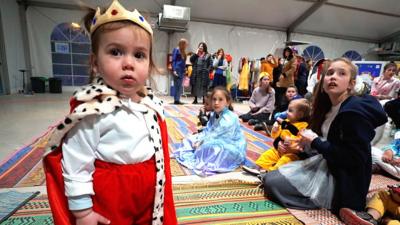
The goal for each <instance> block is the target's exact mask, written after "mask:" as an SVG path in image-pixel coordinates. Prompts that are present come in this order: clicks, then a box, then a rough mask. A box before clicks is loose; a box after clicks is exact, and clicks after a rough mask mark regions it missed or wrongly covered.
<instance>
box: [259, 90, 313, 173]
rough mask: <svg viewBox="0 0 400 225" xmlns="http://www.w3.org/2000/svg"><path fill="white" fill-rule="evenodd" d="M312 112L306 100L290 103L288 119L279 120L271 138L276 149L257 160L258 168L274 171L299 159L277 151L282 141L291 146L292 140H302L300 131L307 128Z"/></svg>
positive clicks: (294, 155) (291, 154) (266, 152)
mask: <svg viewBox="0 0 400 225" xmlns="http://www.w3.org/2000/svg"><path fill="white" fill-rule="evenodd" d="M310 110H311V107H310V104H309V102H308V101H307V100H306V99H304V98H302V99H295V100H292V101H290V103H289V108H288V111H287V119H286V120H283V119H281V118H278V119H277V121H276V122H275V123H274V126H273V128H272V132H271V136H272V138H274V139H275V140H274V147H273V148H270V149H268V150H267V151H265V152H264V153H263V154H262V155H261V156H260V157H259V158H258V159H257V161H256V164H257V165H258V166H260V167H261V168H262V169H265V170H266V171H272V170H276V169H278V167H280V166H282V165H284V164H286V163H289V162H292V161H295V160H298V159H299V157H298V156H297V155H296V154H293V153H288V154H284V155H281V154H280V153H279V152H278V151H277V150H276V149H277V148H278V143H279V142H281V141H283V142H285V143H288V144H290V143H291V140H296V139H300V134H299V131H300V130H302V129H305V128H307V126H308V120H309V118H310Z"/></svg>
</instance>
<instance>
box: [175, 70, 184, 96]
mask: <svg viewBox="0 0 400 225" xmlns="http://www.w3.org/2000/svg"><path fill="white" fill-rule="evenodd" d="M182 83H183V76H182V77H181V76H174V89H175V93H174V101H175V102H179V101H180V98H181V95H182V89H183V87H182Z"/></svg>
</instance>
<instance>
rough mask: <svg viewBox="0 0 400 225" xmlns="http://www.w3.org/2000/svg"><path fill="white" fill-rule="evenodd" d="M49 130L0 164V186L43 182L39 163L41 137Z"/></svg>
mask: <svg viewBox="0 0 400 225" xmlns="http://www.w3.org/2000/svg"><path fill="white" fill-rule="evenodd" d="M49 130H50V129H49ZM49 130H47V131H46V132H45V133H44V134H42V135H40V136H39V137H37V138H34V139H33V141H32V142H31V144H28V145H26V146H24V147H22V148H21V149H19V150H18V151H16V152H15V153H14V154H12V155H11V156H9V157H8V158H6V159H5V160H4V161H3V163H2V164H0V188H10V187H27V186H39V185H42V184H43V183H44V172H43V167H42V163H41V162H42V160H41V159H42V156H43V153H44V143H43V142H41V138H42V137H44V136H45V135H48V132H49Z"/></svg>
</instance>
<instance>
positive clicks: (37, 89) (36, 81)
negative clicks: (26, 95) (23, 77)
mask: <svg viewBox="0 0 400 225" xmlns="http://www.w3.org/2000/svg"><path fill="white" fill-rule="evenodd" d="M45 82H46V81H45V79H44V78H43V77H31V85H32V91H33V92H34V93H44V92H45V91H46V83H45Z"/></svg>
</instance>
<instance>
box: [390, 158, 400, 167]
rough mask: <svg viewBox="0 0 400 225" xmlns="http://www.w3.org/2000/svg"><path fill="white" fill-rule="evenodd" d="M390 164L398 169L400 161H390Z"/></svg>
mask: <svg viewBox="0 0 400 225" xmlns="http://www.w3.org/2000/svg"><path fill="white" fill-rule="evenodd" d="M390 164H392V165H393V166H397V167H398V166H400V159H393V160H391V162H390Z"/></svg>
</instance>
